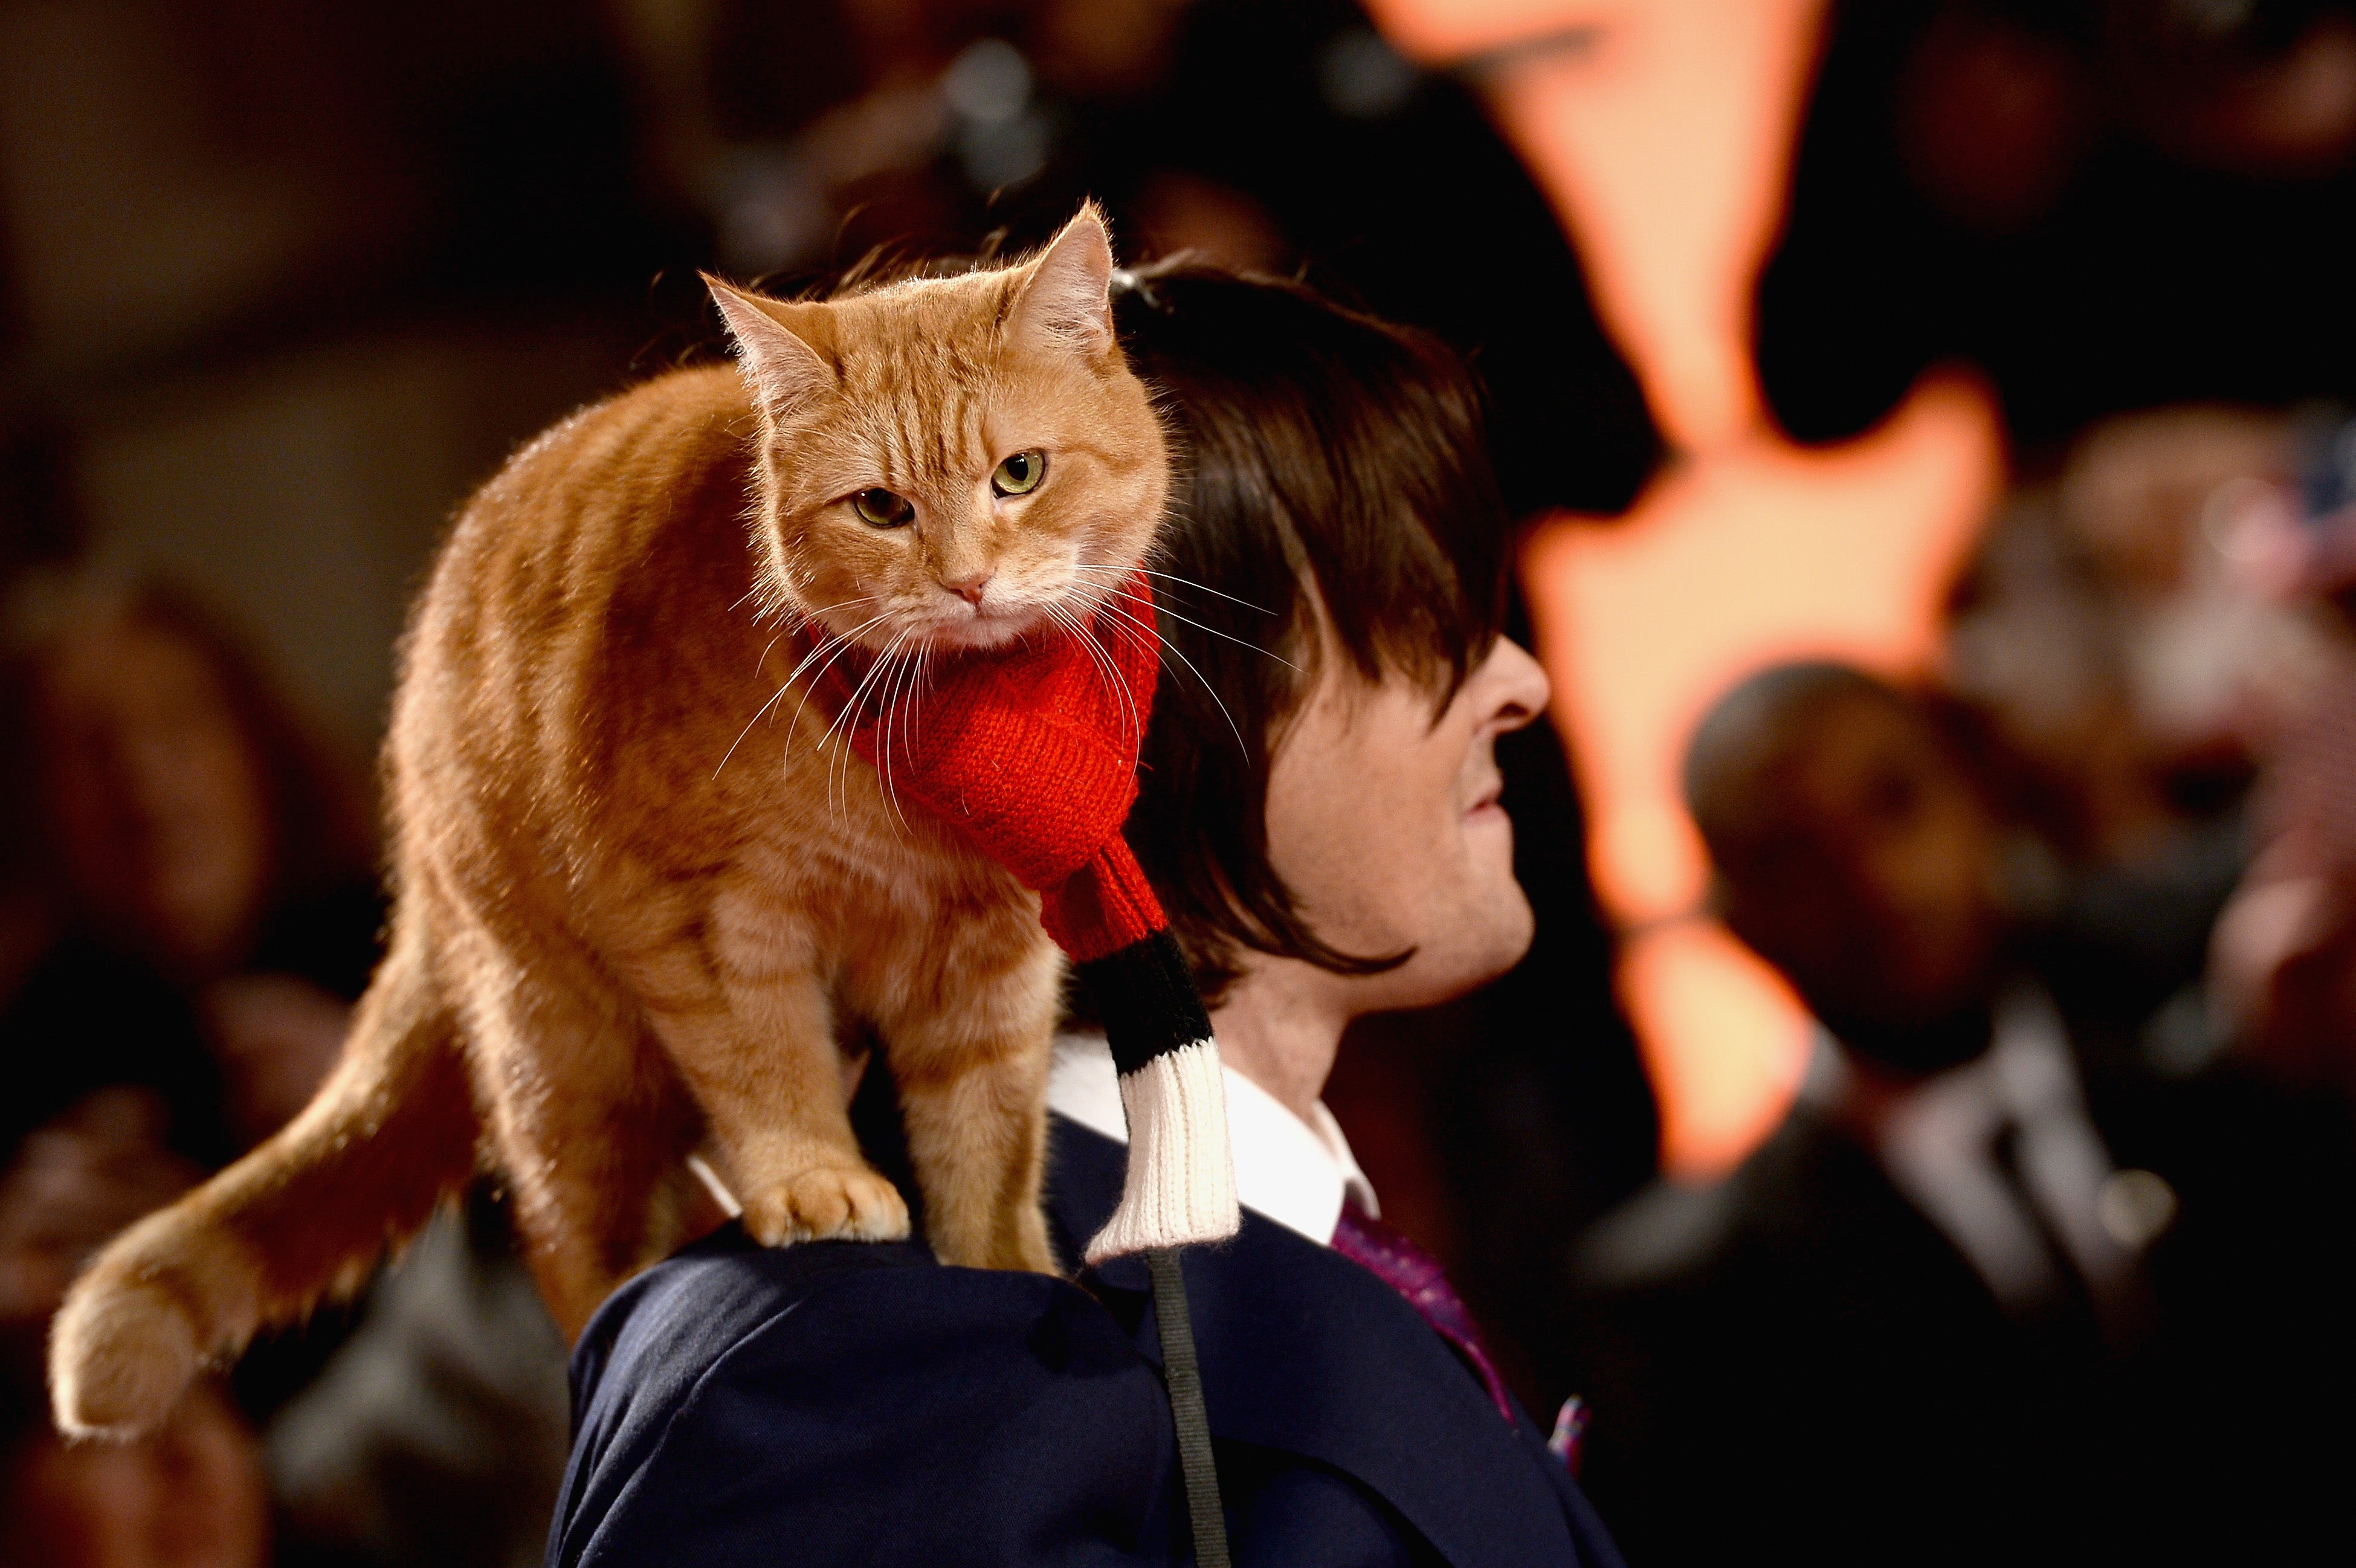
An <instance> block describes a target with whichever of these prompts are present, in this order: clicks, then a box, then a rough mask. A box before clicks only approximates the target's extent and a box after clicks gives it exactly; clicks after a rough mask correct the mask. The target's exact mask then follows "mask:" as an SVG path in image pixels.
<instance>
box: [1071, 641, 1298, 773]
mask: <svg viewBox="0 0 2356 1568" xmlns="http://www.w3.org/2000/svg"><path fill="white" fill-rule="evenodd" d="M1104 608H1105V613H1106V614H1108V615H1109V616H1111V617H1112V618H1114V620H1115V621H1116V622H1123V621H1125V622H1127V623H1128V624H1129V625H1130V626H1132V627H1136V628H1137V629H1138V632H1139V633H1140V634H1141V635H1142V636H1144V637H1147V638H1151V639H1152V641H1153V644H1155V645H1158V648H1159V650H1160V651H1161V652H1162V654H1163V655H1165V656H1167V657H1168V658H1171V659H1175V660H1178V662H1179V663H1181V664H1183V665H1184V666H1185V667H1186V671H1187V673H1189V674H1191V675H1193V676H1194V679H1195V680H1196V681H1199V682H1202V686H1203V693H1204V694H1205V696H1207V697H1209V698H1210V699H1211V701H1212V702H1213V703H1216V704H1217V706H1218V710H1219V716H1220V717H1221V718H1224V719H1226V721H1227V728H1228V729H1229V730H1231V731H1233V732H1234V735H1235V737H1236V745H1237V747H1239V748H1240V749H1241V750H1242V751H1243V753H1244V755H1245V756H1247V757H1248V756H1250V755H1251V747H1250V746H1246V745H1245V744H1244V732H1243V729H1242V727H1241V726H1240V725H1237V723H1236V715H1235V714H1231V713H1229V712H1227V704H1226V703H1225V702H1224V701H1222V700H1221V699H1220V696H1219V693H1218V691H1217V689H1216V688H1215V687H1214V686H1213V685H1212V684H1211V682H1210V680H1209V679H1208V678H1207V677H1206V676H1205V675H1204V673H1203V672H1202V671H1200V670H1197V669H1195V668H1194V660H1191V659H1189V658H1187V657H1186V656H1185V654H1183V653H1182V652H1180V651H1179V650H1177V649H1176V648H1175V647H1173V646H1172V645H1171V644H1170V643H1169V642H1167V641H1164V640H1163V639H1162V636H1161V634H1160V633H1158V632H1156V631H1155V630H1154V629H1153V628H1151V626H1145V625H1142V624H1141V623H1140V622H1139V621H1138V620H1137V619H1136V618H1135V617H1133V616H1131V615H1130V614H1128V613H1127V612H1125V611H1123V610H1120V609H1119V608H1117V607H1114V606H1112V605H1109V604H1108V605H1106V606H1105V607H1104ZM1294 668H1298V666H1294Z"/></svg>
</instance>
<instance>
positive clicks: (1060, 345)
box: [1013, 201, 1113, 359]
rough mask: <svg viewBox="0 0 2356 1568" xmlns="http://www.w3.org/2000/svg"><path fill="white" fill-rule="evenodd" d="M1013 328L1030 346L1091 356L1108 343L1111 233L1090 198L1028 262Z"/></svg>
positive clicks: (1101, 350)
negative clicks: (1026, 274) (1028, 274)
mask: <svg viewBox="0 0 2356 1568" xmlns="http://www.w3.org/2000/svg"><path fill="white" fill-rule="evenodd" d="M1026 265H1027V269H1028V271H1029V273H1030V276H1028V277H1026V278H1025V279H1023V292H1022V293H1021V294H1020V295H1017V296H1016V298H1015V301H1014V314H1013V331H1014V334H1015V336H1016V337H1017V338H1021V339H1023V340H1024V341H1026V342H1028V343H1029V344H1030V345H1031V346H1033V348H1037V349H1047V350H1056V349H1061V350H1064V351H1066V352H1078V353H1081V354H1085V355H1087V357H1088V358H1090V359H1094V358H1096V357H1098V355H1100V354H1102V353H1104V352H1105V351H1106V350H1107V349H1110V348H1111V347H1112V343H1113V335H1112V238H1111V236H1110V235H1109V234H1108V232H1107V231H1106V229H1105V220H1104V213H1103V212H1102V211H1100V210H1098V207H1097V204H1096V203H1095V202H1093V201H1090V202H1087V203H1084V204H1083V205H1082V206H1081V208H1080V210H1079V213H1078V215H1077V216H1076V217H1075V218H1074V219H1073V220H1071V221H1070V222H1069V223H1066V224H1065V225H1064V230H1063V232H1062V233H1060V234H1057V235H1056V236H1055V239H1054V240H1053V241H1052V242H1049V244H1048V246H1047V248H1046V249H1045V250H1044V251H1042V252H1039V254H1038V255H1037V256H1036V257H1035V258H1033V260H1032V261H1031V262H1029V263H1026Z"/></svg>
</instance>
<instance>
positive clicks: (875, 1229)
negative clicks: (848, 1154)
mask: <svg viewBox="0 0 2356 1568" xmlns="http://www.w3.org/2000/svg"><path fill="white" fill-rule="evenodd" d="M744 1228H745V1229H746V1230H749V1231H751V1232H752V1234H753V1239H754V1240H756V1241H758V1242H760V1243H761V1244H762V1245H763V1246H765V1247H782V1246H784V1245H785V1244H786V1243H787V1242H788V1241H901V1240H906V1239H907V1235H908V1206H907V1205H906V1204H905V1203H904V1202H902V1201H901V1198H900V1193H899V1190H898V1189H897V1188H896V1187H894V1186H893V1185H892V1184H891V1183H890V1182H888V1181H885V1180H884V1179H883V1177H882V1176H877V1175H876V1174H875V1173H874V1172H873V1171H871V1170H864V1169H860V1168H857V1167H843V1166H832V1165H819V1166H813V1167H812V1168H810V1169H809V1170H804V1171H797V1172H796V1173H795V1174H794V1175H792V1176H787V1178H786V1179H785V1180H783V1181H781V1182H779V1183H777V1184H776V1186H775V1187H771V1188H770V1189H769V1190H768V1191H766V1192H765V1193H761V1194H757V1195H755V1197H753V1198H752V1199H751V1200H749V1201H747V1202H746V1204H745V1205H744Z"/></svg>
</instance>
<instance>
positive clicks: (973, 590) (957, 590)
mask: <svg viewBox="0 0 2356 1568" xmlns="http://www.w3.org/2000/svg"><path fill="white" fill-rule="evenodd" d="M941 586H942V587H944V588H947V589H948V591H949V592H950V593H952V594H955V595H956V596H958V598H961V599H963V600H964V601H965V602H966V603H967V604H969V605H972V606H974V607H977V608H979V607H980V604H981V591H982V590H983V589H984V588H987V587H988V586H990V574H989V573H987V572H984V573H982V574H980V575H979V576H973V577H959V578H958V580H957V581H956V582H954V583H952V582H949V581H948V580H947V579H944V580H943V581H942V583H941Z"/></svg>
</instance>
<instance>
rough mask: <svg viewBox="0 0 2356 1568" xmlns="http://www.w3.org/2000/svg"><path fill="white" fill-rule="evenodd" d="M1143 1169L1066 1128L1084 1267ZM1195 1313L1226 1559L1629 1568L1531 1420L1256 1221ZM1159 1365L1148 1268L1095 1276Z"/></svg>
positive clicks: (1200, 1264) (1188, 1270)
mask: <svg viewBox="0 0 2356 1568" xmlns="http://www.w3.org/2000/svg"><path fill="white" fill-rule="evenodd" d="M1127 1160H1128V1155H1127V1152H1126V1151H1125V1150H1124V1149H1122V1147H1121V1146H1120V1145H1119V1144H1116V1143H1114V1142H1112V1141H1111V1140H1110V1139H1108V1138H1105V1137H1101V1136H1099V1135H1098V1134H1097V1133H1091V1132H1089V1131H1088V1130H1087V1129H1086V1128H1084V1127H1081V1126H1078V1125H1076V1123H1073V1122H1067V1121H1066V1120H1064V1119H1063V1118H1062V1117H1056V1118H1055V1119H1054V1122H1053V1129H1052V1132H1051V1134H1050V1143H1049V1164H1048V1187H1047V1216H1048V1224H1049V1229H1050V1230H1051V1231H1052V1232H1053V1233H1054V1235H1055V1242H1056V1248H1057V1251H1059V1252H1061V1253H1062V1254H1063V1255H1065V1256H1066V1257H1076V1256H1077V1255H1078V1253H1079V1251H1080V1248H1081V1247H1082V1246H1084V1245H1085V1244H1086V1242H1087V1238H1089V1237H1091V1236H1093V1235H1095V1234H1096V1232H1097V1230H1098V1228H1099V1227H1101V1226H1102V1225H1103V1223H1104V1222H1105V1220H1107V1219H1109V1218H1110V1217H1111V1214H1112V1210H1113V1207H1114V1205H1115V1203H1116V1202H1118V1201H1119V1195H1120V1186H1121V1176H1122V1173H1123V1171H1124V1169H1125V1168H1126V1165H1127ZM1182 1256H1183V1268H1184V1271H1185V1275H1186V1305H1187V1308H1188V1311H1189V1312H1190V1314H1191V1315H1192V1316H1193V1319H1194V1344H1195V1351H1196V1354H1197V1355H1198V1356H1199V1357H1200V1359H1201V1361H1202V1368H1203V1399H1204V1403H1205V1407H1206V1412H1207V1413H1208V1415H1209V1417H1210V1422H1211V1435H1212V1439H1213V1446H1214V1449H1215V1453H1216V1455H1217V1457H1218V1462H1219V1483H1220V1490H1221V1495H1222V1498H1223V1499H1224V1501H1225V1502H1226V1511H1227V1530H1228V1536H1229V1544H1230V1546H1231V1547H1232V1549H1233V1552H1234V1557H1235V1561H1236V1563H1237V1564H1238V1568H1242V1565H1245V1564H1249V1565H1252V1568H1259V1565H1262V1564H1266V1565H1268V1568H1278V1565H1280V1564H1294V1563H1317V1564H1323V1563H1333V1564H1349V1565H1350V1568H1361V1565H1364V1568H1373V1565H1375V1564H1386V1565H1387V1564H1392V1563H1402V1564H1403V1563H1419V1564H1420V1563H1451V1564H1453V1565H1454V1568H1476V1565H1477V1568H1488V1565H1491V1564H1494V1565H1496V1568H1537V1565H1538V1564H1569V1563H1580V1564H1584V1565H1585V1568H1620V1561H1621V1560H1620V1554H1619V1552H1618V1550H1617V1549H1616V1548H1615V1547H1614V1546H1613V1545H1612V1538H1611V1536H1610V1535H1609V1534H1608V1533H1607V1532H1606V1531H1605V1530H1604V1529H1603V1526H1602V1523H1601V1520H1598V1519H1597V1517H1596V1515H1595V1510H1594V1509H1593V1508H1592V1507H1590V1505H1589V1503H1588V1501H1587V1498H1585V1496H1584V1495H1582V1494H1581V1493H1580V1489H1579V1487H1578V1485H1577V1484H1576V1483H1575V1482H1573V1481H1572V1480H1571V1478H1570V1477H1569V1474H1568V1473H1567V1472H1566V1471H1565V1470H1564V1469H1563V1466H1561V1464H1560V1463H1559V1462H1558V1461H1557V1460H1556V1459H1555V1457H1554V1456H1553V1455H1551V1454H1548V1453H1547V1448H1546V1436H1545V1434H1543V1433H1541V1432H1540V1431H1539V1430H1538V1429H1537V1426H1536V1425H1534V1424H1533V1423H1531V1421H1530V1418H1529V1416H1528V1415H1527V1414H1526V1412H1523V1411H1522V1410H1521V1408H1520V1406H1519V1405H1518V1404H1516V1405H1515V1412H1514V1413H1515V1425H1513V1426H1510V1427H1509V1426H1507V1425H1506V1424H1505V1422H1504V1421H1502V1420H1500V1419H1499V1418H1498V1415H1497V1407H1496V1406H1495V1405H1494V1404H1492V1403H1491V1402H1490V1400H1489V1395H1488V1391H1486V1390H1485V1389H1483V1387H1482V1385H1481V1383H1480V1381H1479V1380H1478V1379H1476V1378H1475V1377H1474V1376H1473V1374H1472V1369H1470V1368H1468V1367H1466V1366H1465V1365H1464V1364H1463V1362H1462V1361H1461V1360H1459V1359H1457V1356H1456V1353H1455V1352H1454V1351H1453V1350H1451V1348H1449V1346H1448V1343H1447V1341H1445V1340H1443V1339H1441V1338H1440V1336H1439V1335H1438V1334H1436V1333H1434V1332H1433V1331H1432V1329H1431V1327H1430V1325H1428V1324H1426V1323H1425V1322H1424V1320H1423V1319H1422V1317H1421V1316H1419V1315H1418V1314H1417V1313H1416V1310H1415V1309H1414V1308H1413V1307H1412V1306H1409V1305H1408V1304H1407V1302H1406V1300H1405V1299H1404V1298H1402V1297H1401V1296H1400V1295H1399V1294H1398V1292H1397V1291H1395V1290H1393V1289H1392V1288H1391V1287H1390V1286H1389V1285H1387V1284H1385V1283H1383V1282H1382V1281H1381V1280H1379V1279H1377V1278H1376V1277H1375V1276H1374V1275H1373V1274H1371V1273H1367V1272H1366V1271H1365V1269H1364V1268H1361V1267H1360V1266H1359V1265H1358V1264H1356V1263H1355V1262H1351V1261H1350V1260H1349V1259H1347V1258H1344V1257H1343V1256H1342V1255H1341V1254H1340V1253H1338V1252H1335V1251H1332V1250H1331V1249H1330V1248H1325V1247H1321V1246H1318V1245H1317V1244H1316V1243H1315V1242H1313V1241H1311V1240H1307V1239H1306V1238H1304V1237H1302V1236H1301V1235H1299V1234H1297V1233H1296V1232H1294V1231H1291V1230H1287V1229H1285V1228H1284V1227H1283V1226H1281V1225H1279V1224H1277V1223H1275V1222H1274V1221H1273V1220H1269V1219H1263V1218H1261V1217H1260V1216H1259V1215H1258V1214H1255V1213H1252V1212H1251V1211H1250V1210H1248V1209H1247V1210H1246V1211H1245V1213H1244V1227H1243V1230H1242V1232H1241V1233H1240V1234H1238V1235H1237V1237H1236V1238H1235V1240H1232V1241H1229V1242H1226V1243H1225V1244H1223V1245H1221V1246H1218V1247H1195V1248H1189V1249H1188V1250H1187V1251H1185V1252H1184V1253H1183V1254H1182ZM1089 1279H1090V1283H1092V1284H1093V1285H1094V1286H1095V1287H1096V1290H1097V1292H1098V1295H1099V1296H1100V1297H1101V1298H1102V1299H1103V1300H1104V1302H1105V1304H1106V1305H1107V1306H1108V1309H1109V1310H1110V1311H1111V1313H1112V1315H1113V1316H1114V1317H1115V1318H1117V1319H1119V1321H1120V1322H1121V1323H1122V1324H1123V1325H1124V1326H1127V1327H1128V1328H1129V1329H1130V1334H1131V1337H1132V1338H1133V1339H1134V1341H1135V1343H1136V1344H1137V1346H1138V1348H1139V1351H1140V1353H1141V1355H1143V1356H1145V1357H1147V1358H1148V1359H1151V1360H1153V1361H1154V1362H1155V1363H1156V1364H1157V1365H1158V1364H1159V1363H1160V1360H1161V1349H1160V1345H1159V1342H1158V1338H1157V1334H1158V1330H1157V1329H1156V1327H1155V1325H1154V1321H1153V1311H1152V1306H1151V1295H1150V1284H1149V1282H1148V1280H1147V1278H1146V1271H1145V1267H1144V1264H1143V1262H1141V1260H1138V1259H1133V1258H1125V1259H1120V1260H1117V1261H1116V1262H1111V1263H1108V1264H1107V1265H1106V1266H1105V1267H1103V1268H1101V1269H1098V1270H1097V1271H1095V1272H1094V1273H1093V1274H1091V1275H1090V1276H1089Z"/></svg>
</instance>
